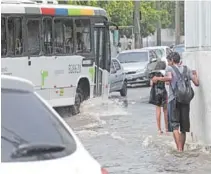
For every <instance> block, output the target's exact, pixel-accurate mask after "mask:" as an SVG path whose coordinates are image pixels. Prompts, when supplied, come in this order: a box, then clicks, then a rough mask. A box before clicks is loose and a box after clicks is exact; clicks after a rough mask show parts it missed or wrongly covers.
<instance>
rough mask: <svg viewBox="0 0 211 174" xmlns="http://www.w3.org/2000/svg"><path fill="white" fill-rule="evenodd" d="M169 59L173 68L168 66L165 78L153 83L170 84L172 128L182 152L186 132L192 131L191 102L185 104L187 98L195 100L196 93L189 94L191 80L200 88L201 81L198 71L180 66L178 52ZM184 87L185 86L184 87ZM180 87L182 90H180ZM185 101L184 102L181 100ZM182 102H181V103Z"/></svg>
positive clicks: (170, 55)
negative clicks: (162, 82)
mask: <svg viewBox="0 0 211 174" xmlns="http://www.w3.org/2000/svg"><path fill="white" fill-rule="evenodd" d="M168 59H170V60H172V66H168V67H167V69H166V76H165V77H154V78H153V79H152V81H153V82H154V83H156V82H157V81H164V82H169V98H168V103H169V105H168V106H170V107H171V109H170V116H169V118H170V119H171V120H170V122H171V126H172V128H173V136H174V140H175V143H176V146H177V150H178V151H179V152H182V151H183V150H184V145H185V141H186V132H189V131H190V118H189V112H190V101H189V102H183V101H184V100H185V98H187V97H186V96H188V97H189V98H190V100H191V99H192V98H193V96H194V93H193V91H192V94H191V95H192V97H190V95H189V94H186V93H184V91H187V93H188V92H189V93H190V92H191V90H187V89H192V88H191V83H190V80H191V81H192V82H193V83H194V85H195V86H199V80H198V76H197V73H196V71H191V70H190V69H189V68H188V67H187V66H184V65H181V64H180V55H179V54H178V53H176V52H172V53H170V54H169V56H168ZM182 80H183V81H184V83H185V84H186V85H187V86H185V87H184V85H183V84H182V83H183V81H182ZM182 85H183V86H182ZM179 87H180V88H179ZM182 87H183V88H184V89H186V90H183V91H182V92H183V94H184V95H183V96H181V93H182V92H181V89H182ZM181 98H182V99H183V101H182V100H181ZM180 100H181V101H182V102H181V101H180Z"/></svg>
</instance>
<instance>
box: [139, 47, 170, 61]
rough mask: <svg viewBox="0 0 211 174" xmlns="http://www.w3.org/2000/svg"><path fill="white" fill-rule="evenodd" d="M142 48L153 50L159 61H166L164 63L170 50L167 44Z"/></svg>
mask: <svg viewBox="0 0 211 174" xmlns="http://www.w3.org/2000/svg"><path fill="white" fill-rule="evenodd" d="M142 49H145V50H154V51H155V52H156V54H157V55H158V56H159V58H160V59H161V61H164V62H166V65H167V59H166V58H167V56H168V55H169V54H170V53H171V52H172V50H171V49H170V47H168V46H154V47H145V48H142Z"/></svg>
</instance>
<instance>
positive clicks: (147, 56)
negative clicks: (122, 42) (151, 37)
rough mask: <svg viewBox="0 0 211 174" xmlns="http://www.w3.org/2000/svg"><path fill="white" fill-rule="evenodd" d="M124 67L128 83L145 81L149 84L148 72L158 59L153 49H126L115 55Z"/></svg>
mask: <svg viewBox="0 0 211 174" xmlns="http://www.w3.org/2000/svg"><path fill="white" fill-rule="evenodd" d="M116 58H117V59H118V60H119V61H120V63H121V64H122V66H123V68H124V72H125V74H126V78H127V83H128V84H137V83H145V84H146V85H147V86H149V85H150V79H149V73H150V72H151V71H153V70H154V69H155V67H156V65H157V62H158V61H159V60H160V59H159V56H158V55H157V54H156V53H155V51H153V50H142V49H135V50H127V51H123V52H121V53H120V54H118V55H117V57H116Z"/></svg>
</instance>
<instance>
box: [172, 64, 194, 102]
mask: <svg viewBox="0 0 211 174" xmlns="http://www.w3.org/2000/svg"><path fill="white" fill-rule="evenodd" d="M172 68H173V70H174V72H175V73H176V75H177V82H176V85H175V88H174V89H173V88H172V90H173V93H174V95H175V97H176V101H177V102H179V103H183V104H189V103H190V102H191V100H192V99H193V97H194V91H193V88H192V87H191V83H190V79H189V77H188V68H187V66H184V69H183V73H180V71H179V70H178V68H177V67H175V66H172Z"/></svg>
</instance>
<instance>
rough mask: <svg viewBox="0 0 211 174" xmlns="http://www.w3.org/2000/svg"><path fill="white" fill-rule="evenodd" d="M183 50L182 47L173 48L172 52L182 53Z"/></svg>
mask: <svg viewBox="0 0 211 174" xmlns="http://www.w3.org/2000/svg"><path fill="white" fill-rule="evenodd" d="M184 50H185V48H184V46H176V47H174V51H176V52H178V53H182V52H184Z"/></svg>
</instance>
